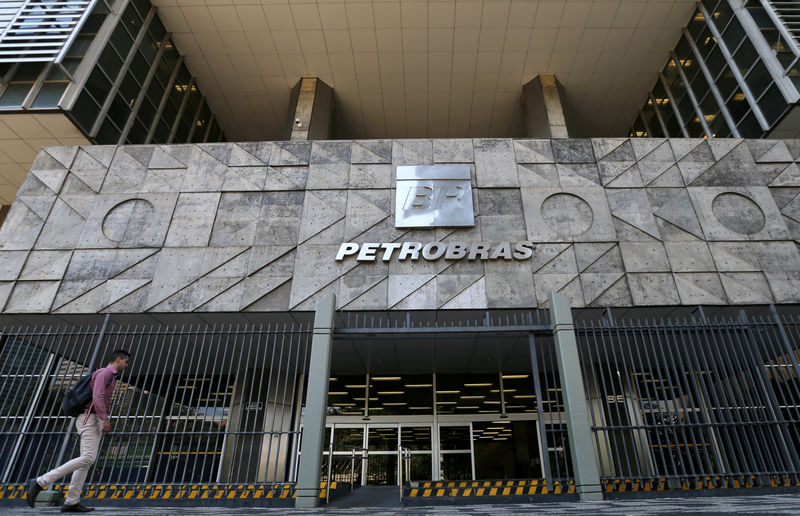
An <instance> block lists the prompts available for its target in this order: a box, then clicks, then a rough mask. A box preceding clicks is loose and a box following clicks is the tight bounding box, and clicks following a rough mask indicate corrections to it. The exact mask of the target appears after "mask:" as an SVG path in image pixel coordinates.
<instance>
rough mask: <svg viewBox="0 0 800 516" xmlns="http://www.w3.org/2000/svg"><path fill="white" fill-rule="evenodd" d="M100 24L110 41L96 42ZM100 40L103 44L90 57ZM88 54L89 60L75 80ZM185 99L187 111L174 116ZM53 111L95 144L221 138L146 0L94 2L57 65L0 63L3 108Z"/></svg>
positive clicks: (190, 76) (202, 100)
mask: <svg viewBox="0 0 800 516" xmlns="http://www.w3.org/2000/svg"><path fill="white" fill-rule="evenodd" d="M107 24H113V28H112V27H108V26H107ZM104 25H105V30H107V31H108V34H105V35H104V36H101V37H102V38H103V39H106V38H107V40H106V41H102V42H101V41H95V39H96V38H97V37H98V35H99V34H100V33H101V29H103V28H104ZM109 29H110V30H109ZM98 43H103V44H102V45H101V46H100V47H99V50H98V51H97V53H96V54H95V55H92V56H91V57H89V56H90V54H91V52H92V48H93V47H98ZM87 57H89V58H90V59H92V60H94V63H93V64H92V66H91V67H89V68H88V69H87V71H86V75H83V74H81V79H77V78H76V77H75V74H76V73H78V68H79V66H80V64H81V63H82V62H83V60H84V58H87ZM84 78H85V79H84ZM81 84H82V86H81ZM71 87H72V88H77V87H80V91H79V92H77V95H74V94H70V88H71ZM71 99H74V101H73V100H71ZM184 99H187V102H188V108H187V109H186V110H184V111H181V116H178V113H179V110H180V108H181V106H182V105H183V104H184ZM55 108H61V109H64V110H65V111H66V113H67V115H68V116H69V117H70V118H71V119H72V121H73V122H74V123H75V125H76V126H77V127H78V128H79V129H80V130H81V131H82V132H83V133H84V134H86V135H87V136H88V137H89V139H90V140H91V141H92V142H93V143H97V144H119V145H122V144H143V143H203V142H217V141H224V135H223V133H222V130H221V128H220V127H219V125H218V124H217V122H216V120H215V119H214V116H213V113H212V112H211V109H210V108H209V106H208V105H207V104H206V102H205V98H204V97H203V95H202V93H201V92H200V90H199V89H198V86H197V84H196V82H195V81H194V80H193V77H192V75H191V73H189V71H188V69H187V68H186V66H185V64H184V63H183V58H182V56H181V55H180V53H179V52H178V50H177V49H176V48H175V45H174V44H173V42H172V39H171V37H170V34H169V33H168V32H167V31H166V29H165V27H164V25H163V24H162V23H161V20H160V19H159V17H158V15H157V14H156V9H155V8H154V7H152V5H151V4H150V2H149V1H148V0H130V1H127V2H126V1H124V0H123V1H120V2H117V4H115V6H114V8H113V10H112V9H109V8H108V6H107V4H106V3H105V2H97V3H96V5H95V6H94V8H93V10H92V12H91V14H89V15H88V16H87V17H86V21H85V22H84V24H83V27H82V28H81V30H80V31H79V33H78V34H77V35H76V36H75V37H74V39H73V41H72V43H71V45H69V47H68V49H67V50H66V52H65V54H64V57H63V59H62V61H61V63H60V64H59V63H56V62H54V61H50V62H8V63H0V111H2V110H10V111H13V112H18V111H20V110H35V109H49V110H52V109H55Z"/></svg>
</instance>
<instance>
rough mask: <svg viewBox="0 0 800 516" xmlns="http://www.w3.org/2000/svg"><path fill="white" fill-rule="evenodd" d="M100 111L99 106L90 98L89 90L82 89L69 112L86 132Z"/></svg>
mask: <svg viewBox="0 0 800 516" xmlns="http://www.w3.org/2000/svg"><path fill="white" fill-rule="evenodd" d="M99 111H100V106H98V105H97V103H96V102H95V101H94V100H93V99H92V97H91V95H89V92H87V91H84V92H83V93H81V94H80V95H79V96H78V100H76V101H75V105H74V106H72V111H71V112H70V114H71V115H72V117H73V118H74V119H75V121H76V122H77V123H78V125H80V126H81V128H83V130H84V131H86V132H87V133H88V132H89V131H90V130H91V128H92V125H93V124H94V121H95V119H96V118H97V113H98V112H99Z"/></svg>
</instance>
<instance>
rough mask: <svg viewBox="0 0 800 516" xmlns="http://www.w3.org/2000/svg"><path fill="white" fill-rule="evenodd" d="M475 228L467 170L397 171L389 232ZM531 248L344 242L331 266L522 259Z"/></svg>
mask: <svg viewBox="0 0 800 516" xmlns="http://www.w3.org/2000/svg"><path fill="white" fill-rule="evenodd" d="M473 226H475V213H474V211H473V209H472V180H471V174H470V166H469V165H421V166H398V167H397V188H396V196H395V227H397V228H417V229H426V228H440V227H447V228H457V227H473ZM533 249H534V245H533V242H530V241H522V242H496V243H488V242H472V243H467V242H427V243H424V242H364V243H359V242H344V243H343V244H341V245H340V246H339V251H338V252H337V253H336V261H337V262H341V261H342V260H345V259H355V260H356V261H358V262H375V261H383V262H388V261H390V260H391V259H392V258H395V259H397V260H398V261H406V260H411V261H414V260H429V261H434V260H439V259H445V260H468V261H473V260H481V261H488V260H527V259H528V258H530V257H531V256H533Z"/></svg>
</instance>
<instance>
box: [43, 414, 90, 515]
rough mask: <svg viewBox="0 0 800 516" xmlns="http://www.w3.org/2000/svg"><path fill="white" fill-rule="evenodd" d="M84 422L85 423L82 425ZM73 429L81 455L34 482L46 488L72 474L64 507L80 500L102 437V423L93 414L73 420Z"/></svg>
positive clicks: (83, 415) (82, 415)
mask: <svg viewBox="0 0 800 516" xmlns="http://www.w3.org/2000/svg"><path fill="white" fill-rule="evenodd" d="M84 420H85V421H86V423H84ZM75 428H76V429H77V430H78V435H79V436H80V438H81V454H80V456H79V457H76V458H74V459H72V460H71V461H69V462H65V463H64V464H62V465H61V466H59V467H57V468H56V469H54V470H51V471H48V472H47V473H45V474H44V475H42V476H41V477H38V478H37V479H36V481H37V482H38V483H39V485H40V486H42V487H47V486H48V485H50V484H52V483H53V482H55V481H56V480H58V479H59V478H61V477H65V476H67V475H69V474H70V473H72V480H71V481H70V483H69V491H68V492H67V498H66V500H64V505H74V504H76V503H78V501H79V500H80V499H81V490H83V484H84V482H86V475H87V474H88V473H89V468H90V467H91V466H92V464H94V461H95V459H96V458H97V450H98V449H99V448H100V437H101V436H102V435H103V423H102V422H101V421H100V420H99V419H98V418H97V415H95V414H89V417H86V414H81V415H80V416H78V417H77V418H76V419H75Z"/></svg>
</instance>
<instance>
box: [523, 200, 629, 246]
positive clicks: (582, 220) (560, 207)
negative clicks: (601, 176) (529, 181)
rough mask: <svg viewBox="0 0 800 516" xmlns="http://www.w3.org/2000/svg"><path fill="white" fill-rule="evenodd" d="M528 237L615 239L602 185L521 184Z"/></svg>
mask: <svg viewBox="0 0 800 516" xmlns="http://www.w3.org/2000/svg"><path fill="white" fill-rule="evenodd" d="M520 190H521V192H522V206H523V210H524V213H525V221H526V226H527V230H528V231H527V234H528V239H529V240H533V241H544V242H558V241H561V242H608V241H614V240H616V233H615V230H614V225H613V224H612V222H611V214H610V212H609V209H608V202H607V201H606V197H605V191H604V190H603V189H602V188H530V187H526V188H521V189H520Z"/></svg>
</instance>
